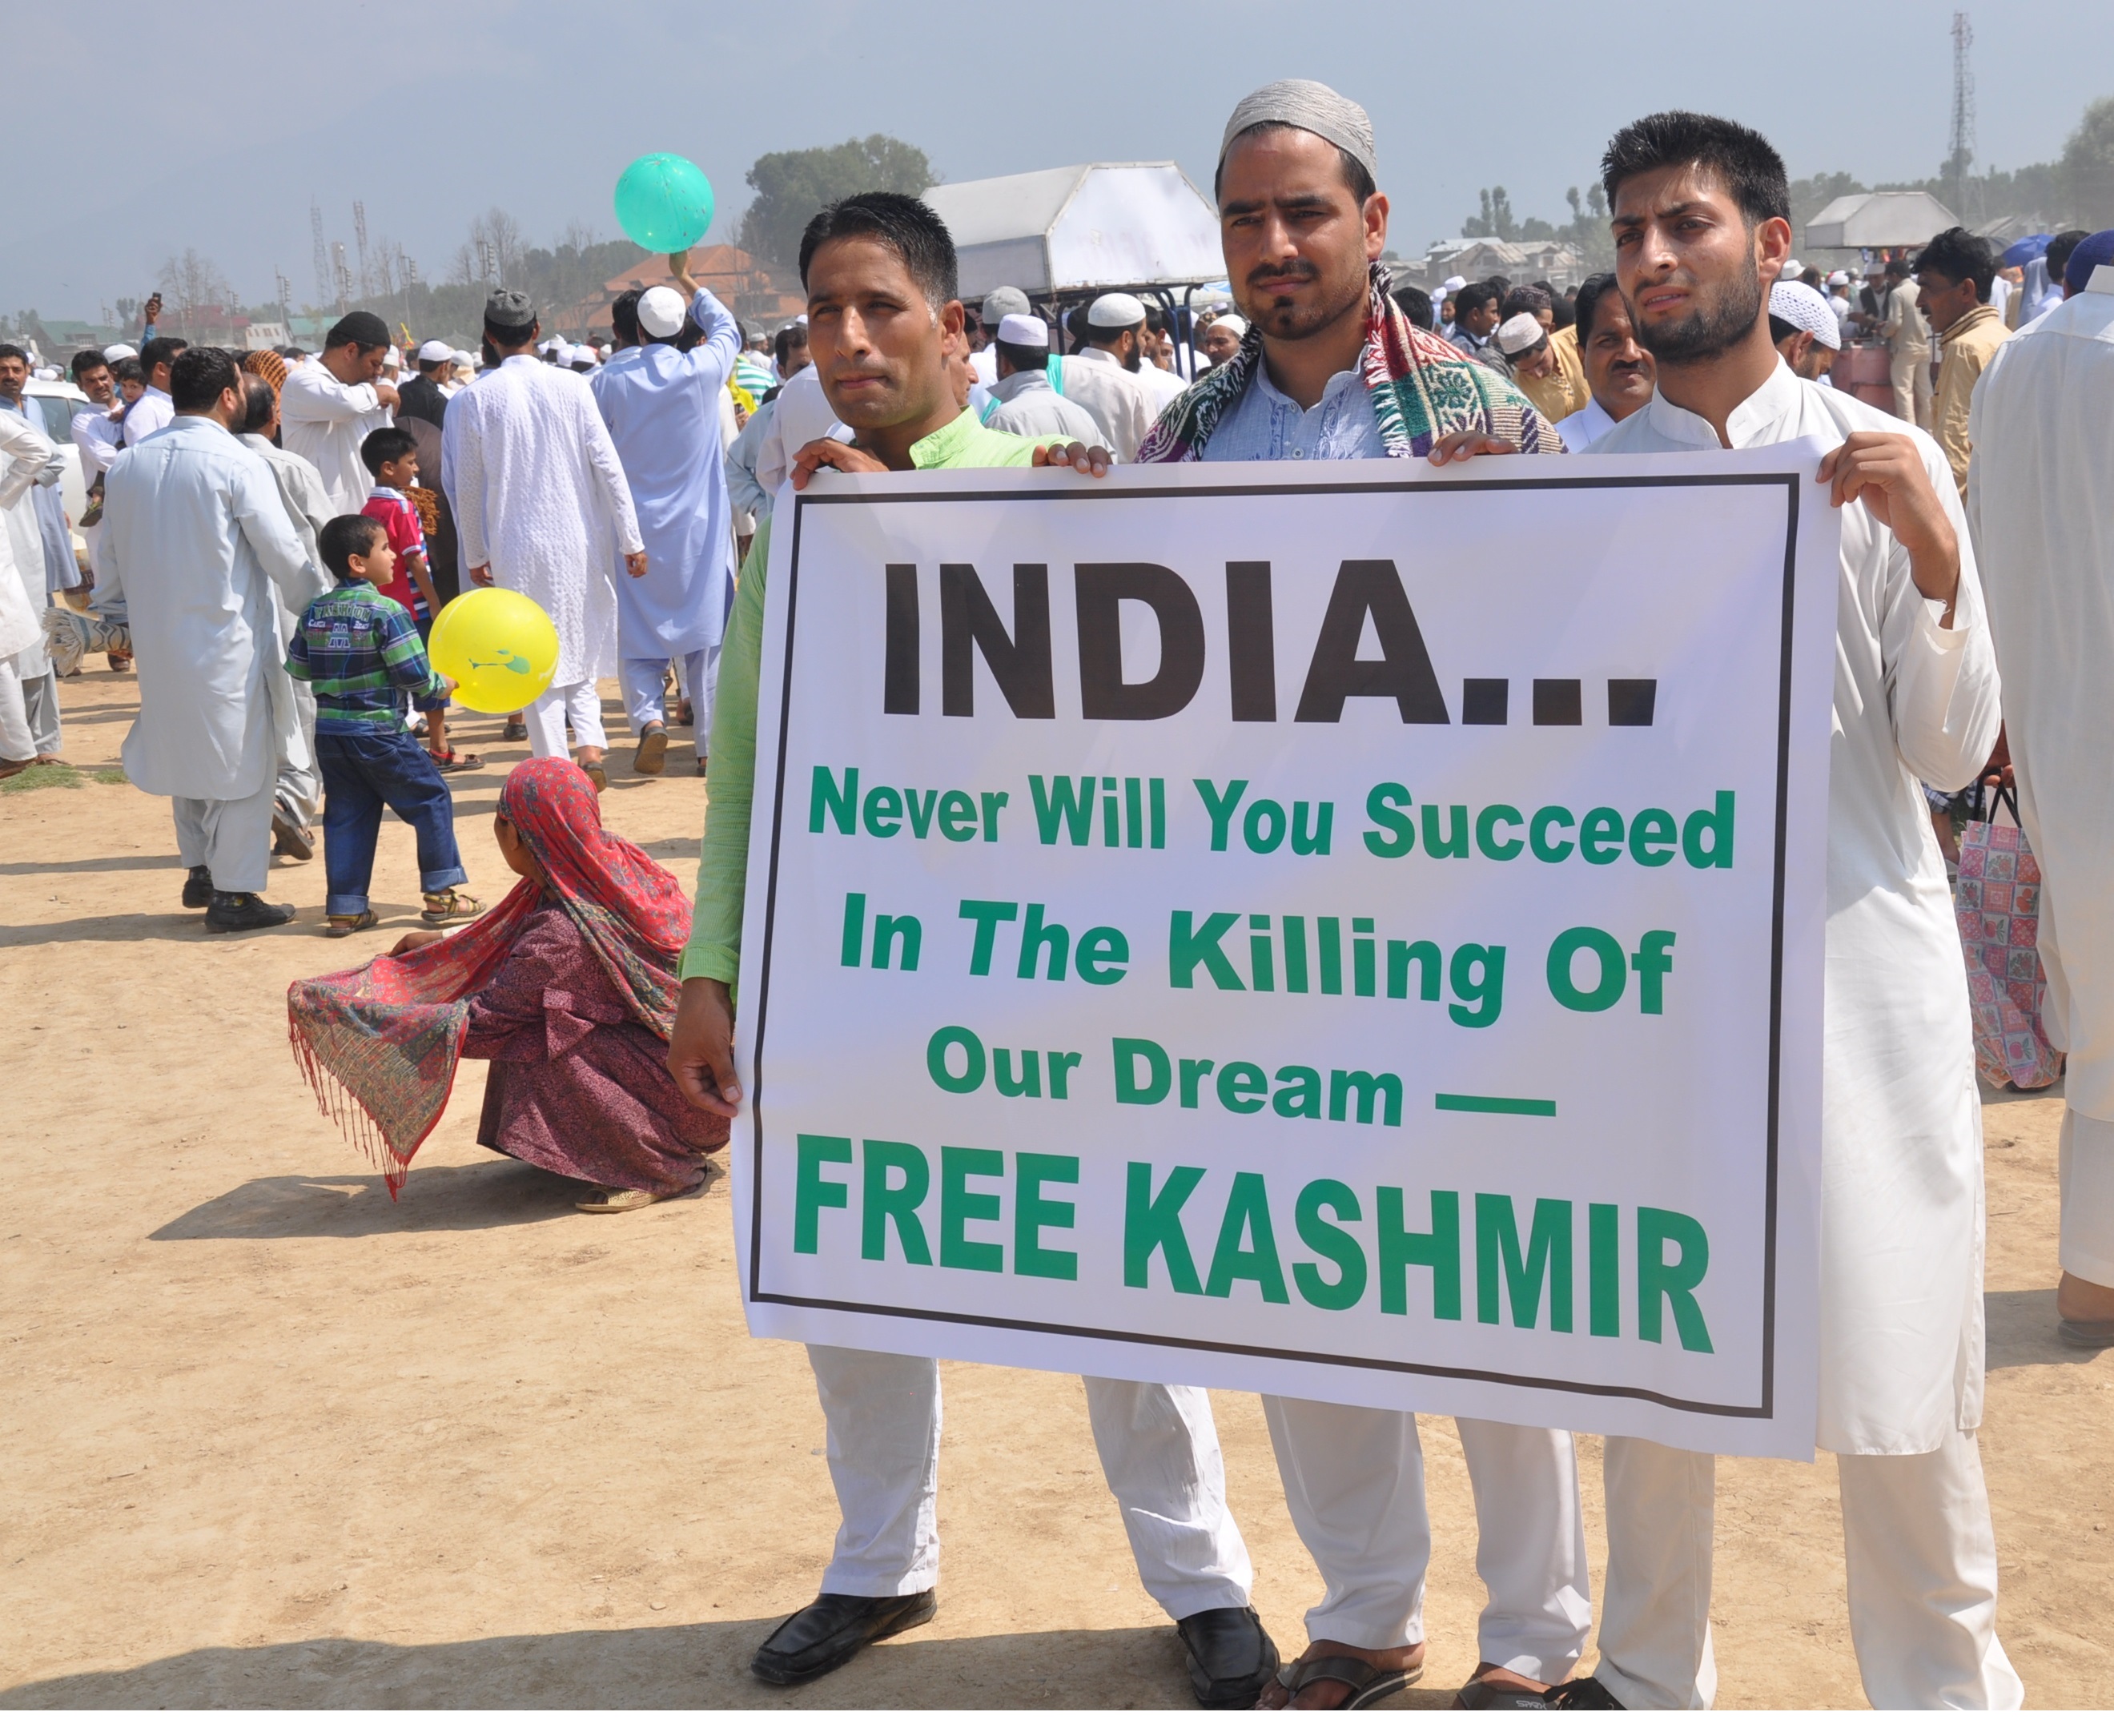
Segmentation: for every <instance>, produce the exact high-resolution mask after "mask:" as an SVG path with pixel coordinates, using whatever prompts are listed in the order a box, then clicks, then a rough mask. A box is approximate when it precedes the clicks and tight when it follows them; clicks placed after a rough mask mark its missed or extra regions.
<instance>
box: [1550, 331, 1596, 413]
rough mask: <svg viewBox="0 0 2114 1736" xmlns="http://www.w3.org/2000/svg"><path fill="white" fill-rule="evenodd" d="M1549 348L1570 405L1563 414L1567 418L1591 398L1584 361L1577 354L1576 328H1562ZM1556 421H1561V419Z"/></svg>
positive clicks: (1552, 338)
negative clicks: (1554, 357)
mask: <svg viewBox="0 0 2114 1736" xmlns="http://www.w3.org/2000/svg"><path fill="white" fill-rule="evenodd" d="M1549 348H1550V350H1553V352H1554V353H1555V355H1556V371H1557V372H1558V373H1559V374H1561V375H1562V376H1563V390H1564V392H1565V393H1566V395H1567V399H1568V401H1569V403H1570V405H1571V408H1570V409H1569V410H1565V411H1564V412H1563V415H1565V416H1567V415H1572V413H1573V412H1575V411H1577V410H1583V409H1585V407H1586V405H1587V404H1588V403H1589V402H1590V401H1591V399H1592V396H1593V388H1592V387H1590V386H1588V385H1587V384H1586V359H1585V358H1584V357H1583V356H1581V355H1579V353H1578V328H1577V327H1576V326H1566V327H1564V328H1563V330H1561V331H1560V332H1557V333H1556V334H1555V336H1554V337H1551V338H1550V339H1549ZM1562 419H1563V417H1561V416H1559V417H1558V420H1559V421H1561V420H1562Z"/></svg>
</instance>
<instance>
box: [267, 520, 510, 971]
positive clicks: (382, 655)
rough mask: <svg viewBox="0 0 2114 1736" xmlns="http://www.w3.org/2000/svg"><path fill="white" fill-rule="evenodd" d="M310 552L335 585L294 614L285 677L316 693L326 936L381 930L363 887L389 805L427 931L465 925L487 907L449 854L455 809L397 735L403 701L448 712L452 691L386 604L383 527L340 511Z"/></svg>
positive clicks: (390, 602) (428, 765)
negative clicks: (412, 857) (442, 705)
mask: <svg viewBox="0 0 2114 1736" xmlns="http://www.w3.org/2000/svg"><path fill="white" fill-rule="evenodd" d="M316 542H317V546H318V552H320V553H321V555H322V557H323V564H324V565H325V566H327V567H328V568H329V569H330V570H331V575H332V577H333V578H335V579H336V580H337V584H336V587H335V588H334V589H331V590H328V591H326V592H325V593H323V595H322V596H320V597H318V598H316V600H315V601H314V602H312V603H310V604H309V606H308V607H307V608H306V609H304V610H303V611H301V624H300V626H299V627H298V628H296V629H295V632H294V642H293V644H292V646H291V648H290V649H289V650H288V652H287V654H286V671H287V673H288V674H290V675H291V676H293V677H294V679H295V680H297V681H306V682H307V683H308V684H309V685H310V686H311V687H313V689H315V695H316V760H317V763H318V766H319V767H320V768H321V770H322V772H323V796H324V804H323V868H324V871H325V877H326V880H327V884H328V887H329V895H328V898H327V902H326V903H325V905H324V906H323V909H324V914H325V917H326V919H327V922H328V923H329V927H330V932H332V934H334V935H346V934H357V933H359V932H360V931H361V930H362V929H365V928H373V927H374V926H375V924H376V923H377V921H378V920H379V918H377V916H376V915H375V914H374V912H373V909H371V908H369V906H368V901H367V886H368V881H369V880H370V879H371V878H372V877H373V872H374V846H375V843H376V841H377V838H378V837H379V836H380V834H381V831H382V808H384V807H385V806H387V807H388V808H393V809H394V810H395V811H396V817H397V818H399V819H400V820H402V821H404V822H405V823H407V824H408V825H409V826H410V827H411V828H412V830H413V831H414V832H415V833H416V834H417V835H418V840H419V886H420V888H421V889H422V891H423V892H424V895H425V905H426V909H425V919H426V921H427V923H428V925H430V926H431V927H433V928H446V927H448V926H449V925H451V923H466V922H468V921H469V920H470V918H473V917H474V916H476V915H478V914H479V913H480V912H481V911H482V910H483V909H484V906H483V904H482V903H481V902H480V901H479V900H477V899H476V898H474V897H473V896H472V895H470V892H469V886H468V882H469V875H468V874H466V873H464V872H463V865H462V856H461V854H460V852H459V851H458V850H456V848H455V803H454V800H453V799H452V798H451V796H450V795H449V794H448V786H447V785H446V783H444V782H443V781H442V778H441V774H440V772H439V771H438V769H437V767H435V766H434V764H433V762H432V757H431V756H430V755H429V754H428V753H427V752H426V751H425V749H423V748H421V747H420V746H419V744H418V743H417V742H416V741H415V740H413V739H412V736H411V735H410V731H408V730H406V729H405V725H404V713H405V699H407V698H408V699H411V700H413V701H414V702H416V703H418V704H419V705H420V706H421V707H423V706H426V705H429V704H431V703H433V702H434V701H436V700H439V701H442V702H445V701H446V699H447V695H448V690H449V689H450V688H451V685H453V684H452V683H451V682H450V681H449V680H447V679H446V677H445V676H438V675H436V674H435V673H434V672H433V671H432V666H431V665H429V664H428V662H426V648H425V645H424V644H423V642H422V641H421V639H419V628H418V624H417V623H416V622H415V621H413V619H412V618H411V611H410V610H409V609H407V608H405V607H404V605H403V604H402V603H400V602H397V601H396V599H395V598H392V597H391V596H389V595H387V594H386V593H387V589H388V587H389V586H390V584H391V580H392V579H394V578H395V577H396V552H395V550H393V549H392V548H391V547H390V542H389V537H388V534H387V532H386V531H385V530H384V529H382V526H381V525H380V524H377V522H376V521H375V520H373V519H371V518H368V517H365V516H364V515H355V514H350V513H348V514H345V515H343V516H341V517H339V518H334V519H332V520H331V521H330V522H329V523H328V524H326V525H324V526H323V534H322V535H320V536H319V537H318V538H317V539H316Z"/></svg>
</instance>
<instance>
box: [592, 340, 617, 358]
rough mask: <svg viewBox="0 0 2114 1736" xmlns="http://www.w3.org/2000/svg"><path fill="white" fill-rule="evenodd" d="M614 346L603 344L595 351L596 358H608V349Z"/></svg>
mask: <svg viewBox="0 0 2114 1736" xmlns="http://www.w3.org/2000/svg"><path fill="white" fill-rule="evenodd" d="M613 347H614V346H612V345H609V344H604V345H603V346H602V348H600V349H599V350H596V351H595V357H596V360H598V361H605V362H606V361H607V360H609V354H610V350H611V349H612V348H613Z"/></svg>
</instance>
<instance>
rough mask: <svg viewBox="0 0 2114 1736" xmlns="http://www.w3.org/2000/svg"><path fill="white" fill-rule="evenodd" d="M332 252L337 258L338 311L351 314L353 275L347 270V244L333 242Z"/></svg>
mask: <svg viewBox="0 0 2114 1736" xmlns="http://www.w3.org/2000/svg"><path fill="white" fill-rule="evenodd" d="M331 251H332V253H333V254H336V256H337V259H336V266H337V269H336V283H337V310H338V312H339V313H340V314H345V313H349V312H350V310H351V306H352V273H350V271H349V270H347V269H346V268H345V243H344V242H342V241H333V242H332V244H331Z"/></svg>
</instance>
